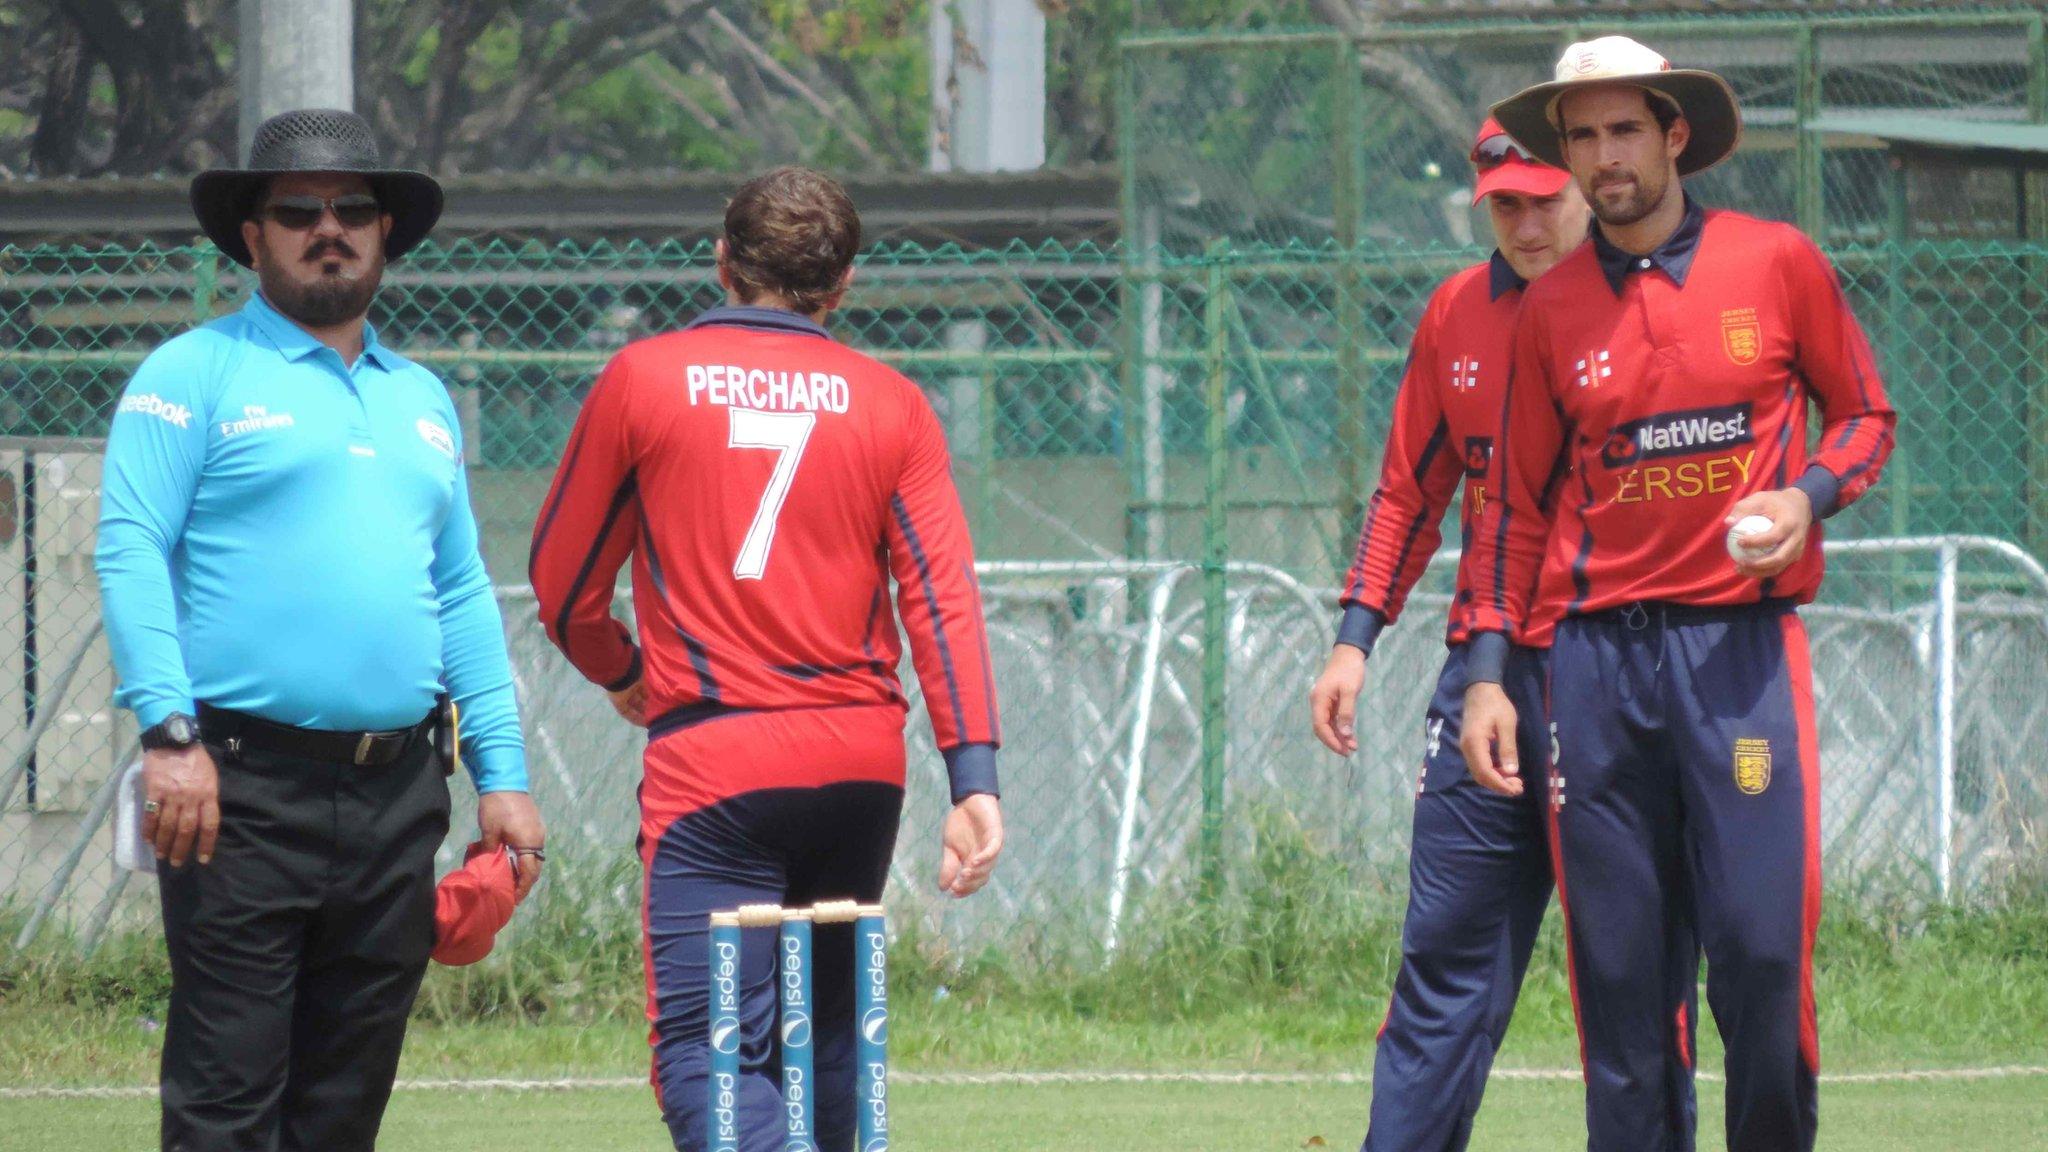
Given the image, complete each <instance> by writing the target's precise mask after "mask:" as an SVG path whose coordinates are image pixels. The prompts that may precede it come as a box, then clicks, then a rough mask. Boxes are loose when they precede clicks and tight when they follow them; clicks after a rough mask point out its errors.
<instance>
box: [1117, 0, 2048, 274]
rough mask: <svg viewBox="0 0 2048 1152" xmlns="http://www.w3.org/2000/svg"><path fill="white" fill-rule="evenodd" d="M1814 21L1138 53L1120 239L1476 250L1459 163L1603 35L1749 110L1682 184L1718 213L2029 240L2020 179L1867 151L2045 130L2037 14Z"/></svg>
mask: <svg viewBox="0 0 2048 1152" xmlns="http://www.w3.org/2000/svg"><path fill="white" fill-rule="evenodd" d="M1810 7H1811V8H1812V9H1813V10H1814V12H1815V13H1816V14H1812V15H1797V14H1785V13H1778V14H1769V13H1755V12H1752V13H1746V14H1744V13H1739V12H1738V13H1728V14H1724V15H1716V16H1699V15H1690V16H1669V15H1665V16H1658V15H1649V16H1639V15H1630V16H1628V17H1626V18H1621V17H1618V16H1616V15H1615V14H1613V13H1612V12H1601V11H1587V12H1585V13H1583V14H1582V15H1581V14H1575V13H1572V12H1570V11H1569V10H1568V9H1562V8H1561V7H1560V8H1550V9H1537V10H1531V11H1528V12H1525V13H1524V14H1522V15H1520V16H1517V15H1515V14H1512V13H1506V12H1503V13H1502V14H1500V15H1498V16H1495V17H1492V18H1489V19H1485V20H1469V21H1466V22H1463V23H1456V24H1450V23H1442V24H1428V23H1407V24H1403V23H1397V22H1389V23H1385V24H1383V25H1381V26H1379V27H1377V28H1375V29H1373V30H1371V31H1369V32H1367V33H1364V34H1362V35H1359V36H1357V37H1349V36H1345V35H1341V34H1339V33H1336V32H1330V31H1324V32H1301V33H1286V32H1267V33H1256V34H1249V35H1222V36H1218V35H1205V34H1199V33H1193V34H1190V33H1167V34H1162V35H1155V36H1145V37H1133V38H1130V39H1128V40H1126V42H1125V52H1124V64H1125V72H1124V76H1123V86H1122V89H1121V91H1122V104H1121V107H1120V114H1121V127H1122V132H1123V145H1124V163H1125V166H1126V173H1127V176H1128V181H1127V183H1128V189H1129V195H1128V200H1127V205H1126V207H1127V215H1128V219H1127V228H1128V232H1127V235H1129V236H1133V237H1140V236H1148V235H1153V234H1156V235H1157V236H1158V237H1159V238H1160V239H1161V240H1162V241H1163V242H1165V243H1168V244H1172V245H1180V246H1183V247H1184V248H1185V249H1186V250H1189V251H1193V250H1199V248H1200V247H1201V246H1202V245H1204V244H1206V243H1207V242H1208V241H1209V239H1210V238H1212V237H1216V236H1224V237H1229V238H1231V239H1233V240H1239V239H1247V238H1251V239H1259V240H1267V241H1273V240H1288V239H1300V238H1310V239H1322V238H1325V237H1329V238H1334V239H1336V240H1338V241H1339V242H1341V243H1348V242H1350V241H1351V240H1352V239H1353V238H1363V239H1375V238H1377V239H1384V240H1387V241H1388V242H1391V243H1401V244H1411V245H1412V244H1435V243H1451V244H1465V243H1469V242H1470V240H1471V238H1472V227H1473V224H1474V220H1473V219H1472V217H1471V216H1470V214H1469V210H1468V209H1467V207H1466V206H1465V199H1466V198H1467V197H1466V196H1465V195H1464V193H1466V192H1467V191H1468V190H1469V187H1470V179H1469V176H1468V169H1467V166H1466V163H1465V155H1466V153H1467V151H1468V150H1469V148H1470V146H1471V139H1472V132H1473V129H1474V128H1475V127H1476V126H1477V125H1478V123H1479V121H1480V119H1481V118H1482V117H1483V116H1484V115H1485V112H1486V109H1487V108H1488V107H1489V106H1490V105H1492V104H1493V103H1494V102H1496V101H1498V100H1500V99H1502V98H1504V97H1506V96H1509V95H1512V94H1513V93H1514V92H1516V91H1518V90H1520V89H1521V88H1523V87H1524V86H1526V85H1528V84H1531V83H1535V82H1537V81H1541V80H1548V79H1549V78H1550V75H1551V68H1552V65H1553V63H1554V61H1555V60H1556V59H1557V56H1558V53H1559V52H1560V51H1561V50H1562V49H1563V47H1564V46H1565V45H1566V44H1568V43H1571V42H1572V41H1575V40H1582V39H1588V38H1591V37H1594V36H1600V35H1607V34H1616V33H1618V34H1626V35H1629V36H1633V37H1635V38H1637V39H1639V40H1642V41H1643V42H1645V43H1647V44H1649V45H1650V46H1651V47H1653V48H1656V49H1657V50H1659V51H1660V52H1662V53H1663V54H1664V55H1665V56H1666V57H1668V58H1669V59H1670V60H1671V61H1672V62H1673V63H1674V64H1675V65H1677V66H1680V67H1697V68H1707V69H1711V70H1714V71H1716V72H1719V73H1721V74H1722V75H1724V76H1725V77H1727V79H1728V81H1729V83H1730V84H1732V85H1733V86H1734V88H1735V91H1736V93H1737V95H1738V96H1739V97H1740V98H1741V100H1742V103H1743V117H1744V124H1745V135H1744V139H1743V147H1742V150H1741V151H1740V152H1739V153H1738V154H1737V155H1736V156H1735V157H1733V158H1732V159H1731V160H1729V161H1727V162H1726V163H1723V164H1722V165H1720V166H1719V167H1717V168H1716V169H1715V170H1713V171H1712V172H1709V173H1707V174H1705V175H1704V176H1702V177H1700V178H1699V179H1698V180H1696V181H1695V182H1694V184H1693V187H1694V189H1695V191H1696V192H1697V193H1698V194H1699V195H1700V196H1701V197H1702V198H1703V199H1705V200H1707V201H1709V202H1711V203H1715V204H1720V205H1724V206H1727V207H1733V208H1739V209H1741V210H1743V211H1747V212H1751V213H1754V214H1756V215H1760V216H1765V217H1770V218H1774V219H1783V220H1793V221H1797V222H1798V223H1799V224H1800V225H1801V226H1802V227H1803V228H1805V229H1806V230H1807V231H1808V232H1809V233H1812V234H1813V235H1815V236H1817V237H1820V238H1823V239H1825V240H1827V241H1829V242H1851V241H1866V242H1868V241H1881V240H1887V239H1905V238H1908V237H1927V238H1964V237H1972V238H1986V239H1988V238H1995V237H2016V236H2019V235H2022V234H2027V235H2033V236H2035V237H2037V238H2038V237H2039V236H2040V235H2041V229H2042V218H2041V215H2040V214H2041V212H2042V211H2043V210H2042V209H2041V208H2040V207H2038V204H2039V202H2040V200H2041V199H2042V196H2041V192H2040V189H2039V188H2036V189H2035V195H2034V199H2035V201H2036V204H2037V207H2035V208H2034V209H2033V212H2034V213H2035V217H2036V218H2035V221H2034V222H2033V226H2032V228H2033V230H2032V231H2031V232H2024V233H2023V232H2021V231H2019V230H2018V224H2019V222H2018V220H2017V219H2016V217H2017V213H2016V211H2015V207H2016V205H2017V204H2018V202H2019V196H2018V193H2019V179H2020V178H2019V177H2018V176H2017V175H2016V173H2014V172H2013V171H2010V170H2000V169H1999V168H1998V167H1997V166H1996V165H1995V164H1989V165H1987V164H1985V163H1982V162H1977V163H1970V162H1965V161H1963V160H1960V159H1958V160H1956V162H1954V163H1943V164H1939V165H1931V166H1917V167H1915V168H1914V170H1913V171H1911V172H1910V173H1902V172H1900V171H1899V169H1898V166H1897V165H1895V164H1894V163H1893V156H1892V153H1891V152H1890V151H1888V149H1887V147H1886V144H1885V140H1884V138H1882V133H1883V132H1885V131H1895V130H1897V129H1898V128H1900V127H1901V126H1902V125H1904V124H1905V123H1907V122H1914V123H1918V124H1921V125H1925V124H1927V123H1939V122H1940V121H1943V120H1968V121H1973V122H1979V123H1992V124H2016V123H2027V122H2033V123H2043V122H2048V51H2044V44H2043V21H2044V13H2043V11H2042V9H2041V7H2040V6H2039V5H1997V4H1983V5H1948V6H1943V7H1942V9H1941V10H1939V11H1928V12H1924V13H1917V14H1916V13H1910V12H1885V13H1869V12H1862V13H1856V14H1838V15H1828V14H1826V13H1825V9H1826V8H1827V7H1828V6H1826V5H1812V6H1810ZM1575 15H1576V16H1578V18H1577V19H1574V18H1573V17H1574V16H1575ZM1353 173H1358V174H1360V175H1357V176H1354V175H1353Z"/></svg>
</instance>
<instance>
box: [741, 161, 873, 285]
mask: <svg viewBox="0 0 2048 1152" xmlns="http://www.w3.org/2000/svg"><path fill="white" fill-rule="evenodd" d="M858 251H860V214H859V213H858V212H855V211H854V208H853V200H852V199H851V198H850V197H848V196H847V194H846V189H844V188H841V187H840V186H839V182H838V181H836V180H834V179H832V178H831V177H830V176H827V175H825V174H824V173H822V172H813V171H812V170H810V169H809V168H798V167H794V166H790V167H783V168H777V169H775V170H773V171H771V172H766V173H763V174H762V175H759V176H756V177H754V178H753V179H752V180H749V181H747V182H746V183H745V184H742V185H741V186H740V190H739V191H737V192H735V193H733V197H732V200H731V202H730V203H728V204H727V205H726V206H725V266H726V271H727V272H728V273H729V274H730V275H731V277H732V283H733V291H734V294H735V295H737V296H738V297H739V299H740V302H741V303H742V304H745V303H750V302H752V301H753V300H755V299H757V298H758V297H760V296H761V295H762V294H764V293H771V294H773V295H775V296H778V297H780V298H782V300H784V301H785V302H787V303H788V304H789V306H790V307H791V308H793V309H795V310H796V311H798V312H801V313H804V314H805V315H809V314H811V313H814V312H816V311H818V310H819V309H821V308H823V307H825V305H826V303H827V302H828V301H830V300H831V299H832V294H833V293H834V292H837V291H838V290H839V285H840V283H841V282H842V281H843V280H844V279H845V278H846V270H847V268H849V267H851V266H852V264H853V257H854V254H855V253H856V252H858Z"/></svg>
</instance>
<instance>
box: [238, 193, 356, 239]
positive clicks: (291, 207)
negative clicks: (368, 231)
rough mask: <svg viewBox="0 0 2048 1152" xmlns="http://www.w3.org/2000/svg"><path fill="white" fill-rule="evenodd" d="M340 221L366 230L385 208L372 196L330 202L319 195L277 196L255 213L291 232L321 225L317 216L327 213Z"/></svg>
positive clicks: (345, 198)
mask: <svg viewBox="0 0 2048 1152" xmlns="http://www.w3.org/2000/svg"><path fill="white" fill-rule="evenodd" d="M330 209H331V210H332V211H333V212H334V218H335V219H336V220H338V221H340V223H341V226H342V227H343V228H367V227H369V226H370V225H372V224H375V223H376V222H377V220H378V218H379V217H381V216H383V215H384V206H383V205H382V204H380V203H378V202H377V198H376V197H375V196H368V195H364V194H363V193H360V192H358V193H355V194H354V195H350V196H336V197H335V198H333V199H332V200H327V199H322V198H321V197H318V196H279V197H278V198H276V199H275V200H272V201H271V202H270V203H268V204H265V205H264V206H263V207H262V208H260V209H258V210H257V212H256V214H257V215H258V216H261V217H263V218H264V219H266V220H269V221H270V222H272V223H274V224H276V225H277V226H278V227H280V228H289V229H291V230H292V231H294V232H304V231H306V230H308V229H310V228H313V227H314V226H316V225H318V224H319V223H320V217H321V216H322V215H324V214H325V213H326V212H328V211H329V210H330Z"/></svg>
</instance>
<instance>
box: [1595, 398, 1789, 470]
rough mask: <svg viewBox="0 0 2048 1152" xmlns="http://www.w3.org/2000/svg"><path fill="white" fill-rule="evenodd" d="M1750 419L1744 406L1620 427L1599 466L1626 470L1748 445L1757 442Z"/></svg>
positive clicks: (1690, 411) (1609, 435)
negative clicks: (1664, 460)
mask: <svg viewBox="0 0 2048 1152" xmlns="http://www.w3.org/2000/svg"><path fill="white" fill-rule="evenodd" d="M1749 417H1750V406H1749V404H1748V403H1747V402H1744V403H1741V404H1727V405H1723V406H1721V407H1718V408H1689V409H1687V410H1685V411H1683V412H1660V413H1658V414H1657V415H1655V416H1645V417H1643V418H1642V419H1640V420H1631V421H1629V422H1628V423H1626V424H1617V425H1615V426H1614V428H1613V430H1611V431H1609V432H1608V433H1607V440H1606V442H1605V443H1603V444H1601V445H1600V462H1601V463H1602V464H1605V465H1606V466H1608V467H1609V468H1626V467H1628V466H1629V465H1631V464H1637V463H1640V462H1642V461H1644V460H1657V459H1661V458H1663V457H1666V456H1690V455H1693V454H1694V453H1698V452H1711V451H1714V450H1716V449H1719V448H1727V447H1729V446H1731V445H1735V444H1748V443H1751V442H1752V441H1754V440H1755V438H1756V437H1755V433H1754V432H1753V431H1752V429H1751V427H1750V419H1749Z"/></svg>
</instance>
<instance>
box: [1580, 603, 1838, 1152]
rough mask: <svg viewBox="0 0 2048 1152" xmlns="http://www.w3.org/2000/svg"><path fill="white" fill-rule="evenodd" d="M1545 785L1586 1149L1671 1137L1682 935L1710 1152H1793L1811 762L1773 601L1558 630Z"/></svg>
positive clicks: (1639, 1151)
mask: <svg viewBox="0 0 2048 1152" xmlns="http://www.w3.org/2000/svg"><path fill="white" fill-rule="evenodd" d="M1551 693H1552V699H1553V700H1554V701H1564V700H1570V701H1571V706H1570V707H1559V708H1558V709H1557V710H1556V711H1555V713H1554V717H1555V720H1556V725H1557V755H1556V764H1555V767H1554V769H1553V775H1552V783H1551V789H1550V798H1551V804H1550V811H1551V813H1552V818H1553V820H1554V822H1555V826H1556V837H1557V840H1558V846H1559V852H1560V856H1559V860H1560V868H1559V872H1558V878H1557V879H1558V896H1559V901H1560V903H1561V904H1562V906H1563V908H1564V915H1565V928H1566V934H1567V937H1568V940H1569V944H1570V955H1571V970H1572V979H1573V991H1574V1003H1575V1005H1576V1006H1577V1008H1578V1012H1579V1035H1580V1042H1581V1045H1582V1047H1583V1049H1584V1054H1585V1061H1586V1119H1587V1127H1588V1131H1589V1134H1590V1142H1589V1145H1588V1146H1589V1148H1590V1149H1591V1150H1592V1152H1657V1150H1659V1149H1666V1148H1674V1147H1680V1145H1678V1144H1677V1143H1676V1142H1675V1141H1674V1139H1673V1136H1672V1133H1671V1128H1670V1125H1671V1119H1672V1117H1673V1116H1674V1115H1675V1114H1677V1113H1678V1112H1679V1111H1681V1110H1685V1109H1682V1102H1681V1101H1679V1100H1676V1099H1674V1096H1673V1090H1672V1084H1671V1081H1670V1078H1669V1076H1668V1068H1669V1064H1670V1059H1671V1054H1672V1052H1673V1051H1674V1050H1677V1051H1679V1052H1680V1053H1682V1054H1684V1055H1685V1056H1686V1057H1687V1059H1688V1060H1689V1059H1690V1053H1691V1040H1690V1038H1689V1037H1688V1036H1687V1034H1686V1033H1687V1031H1688V1028H1689V1026H1690V1025H1691V1023H1692V1021H1691V1019H1690V1009H1689V1008H1688V1007H1687V1006H1686V1005H1684V1004H1683V1003H1682V1002H1678V1001H1675V1000H1674V999H1673V997H1672V995H1671V989H1672V987H1673V984H1674V977H1675V978H1676V981H1677V982H1686V983H1689V982H1691V981H1692V980H1694V979H1696V976H1697V961H1696V960H1694V959H1691V958H1687V957H1683V955H1682V953H1681V954H1677V955H1678V956H1680V957H1681V958H1680V960H1679V964H1680V968H1681V969H1682V970H1681V971H1678V972H1673V971H1671V965H1672V963H1673V959H1674V953H1673V952H1672V950H1671V949H1670V948H1669V947H1668V946H1667V942H1668V941H1669V939H1670V938H1671V937H1672V935H1673V934H1674V933H1678V934H1685V933H1692V934H1696V935H1697V937H1698V939H1699V942H1700V945H1701V947H1702V949H1703V950H1704V952H1705V954H1706V960H1707V1000H1708V1003H1709V1004H1711V1005H1712V1007H1713V1009H1714V1020H1715V1023H1716V1024H1717V1025H1718V1026H1719V1028H1720V1031H1721V1038H1722V1040H1723V1041H1724V1044H1725V1047H1726V1049H1727V1074H1728V1110H1727V1113H1728V1148H1729V1150H1730V1152H1807V1150H1810V1149H1811V1148H1812V1147H1813V1144H1814V1135H1815V1131H1816V1128H1817V1126H1818V1121H1819V1108H1818V1103H1817V1100H1816V1095H1815V1080H1816V1077H1817V1076H1818V1074H1819V1066H1820V1043H1819V1038H1818V1032H1817V1029H1816V1027H1815V1014H1814V1002H1813V939H1814V930H1815V926H1816V925H1817V924H1818V923H1819V920H1820V775H1819V754H1818V742H1817V737H1816V735H1815V726H1814V711H1813V673H1812V665H1811V663H1810V660H1809V657H1808V651H1807V641H1806V631H1805V628H1804V626H1803V625H1802V624H1801V623H1800V620H1799V617H1798V615H1797V614H1796V613H1794V612H1793V611H1792V610H1791V608H1790V606H1789V605H1782V604H1780V605H1771V606H1747V607H1741V608H1734V609H1713V610H1709V609H1698V608H1689V607H1684V606H1679V605H1661V604H1643V605H1632V606H1630V607H1628V608H1626V609H1620V610H1616V611H1612V612H1606V613H1601V614H1598V615H1594V616H1588V617H1580V618H1573V619H1569V620H1566V621H1564V622H1563V623H1562V624H1561V625H1560V626H1559V628H1558V631H1557V638H1556V642H1555V646H1554V648H1553V649H1552V653H1551Z"/></svg>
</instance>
